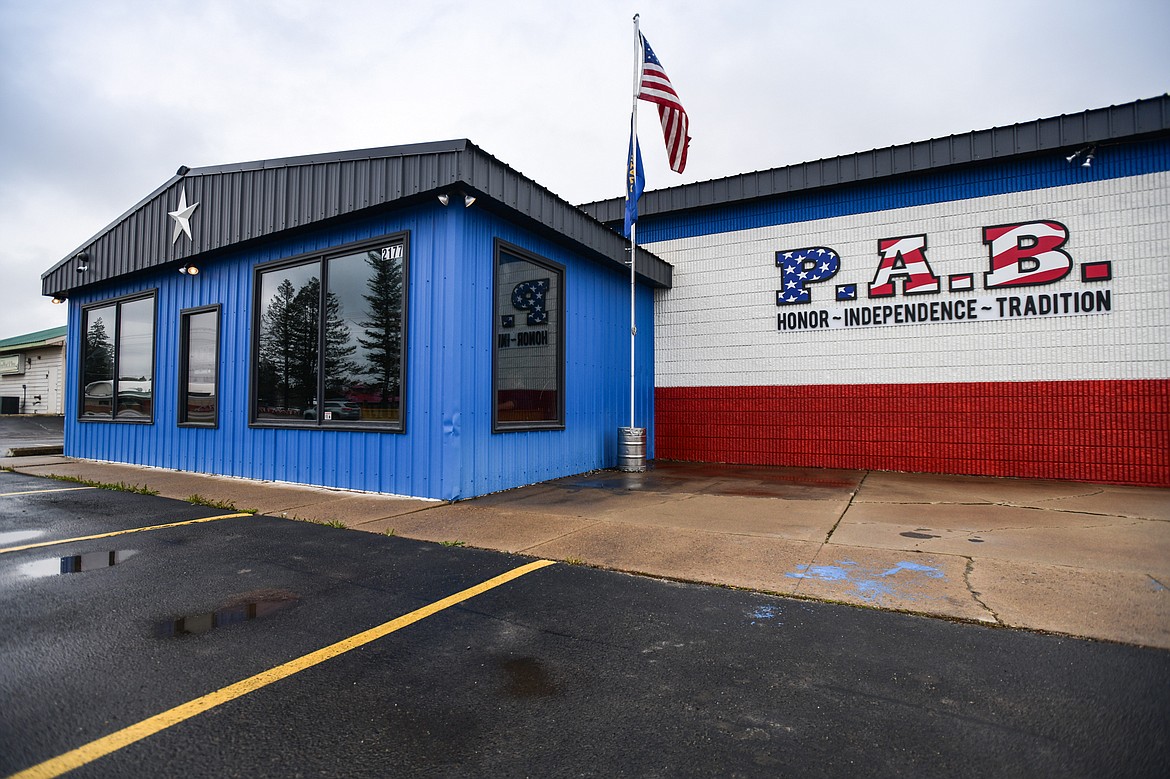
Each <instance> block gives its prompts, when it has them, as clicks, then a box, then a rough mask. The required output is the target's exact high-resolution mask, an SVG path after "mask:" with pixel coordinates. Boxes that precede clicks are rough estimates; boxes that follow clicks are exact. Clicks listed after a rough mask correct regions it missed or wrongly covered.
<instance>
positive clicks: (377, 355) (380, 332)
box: [358, 251, 402, 406]
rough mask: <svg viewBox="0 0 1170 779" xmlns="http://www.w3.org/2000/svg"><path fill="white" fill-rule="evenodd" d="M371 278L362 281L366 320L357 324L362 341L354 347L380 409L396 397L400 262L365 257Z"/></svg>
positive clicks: (371, 254)
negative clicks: (362, 355) (378, 390)
mask: <svg viewBox="0 0 1170 779" xmlns="http://www.w3.org/2000/svg"><path fill="white" fill-rule="evenodd" d="M366 263H367V264H368V265H369V266H370V268H371V269H372V270H373V271H374V274H373V275H372V276H370V278H369V279H368V280H367V281H366V288H367V289H368V290H369V294H368V295H362V298H363V299H364V300H365V301H366V314H367V316H368V319H366V320H365V321H363V322H361V326H362V327H363V328H364V330H363V333H364V335H365V338H358V343H359V344H361V345H362V348H363V349H365V350H366V365H367V370H368V371H369V372H370V373H372V374H373V375H374V376H375V377H377V381H378V383H379V384H380V385H381V387H382V405H383V406H385V405H386V404H387V403H388V401H389V400H390V398H392V397H395V396H397V395H399V393H400V392H401V387H399V377H400V376H401V368H402V260H401V259H389V258H383V256H382V253H381V252H379V251H371V252H368V253H367V254H366Z"/></svg>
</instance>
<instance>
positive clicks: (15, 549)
mask: <svg viewBox="0 0 1170 779" xmlns="http://www.w3.org/2000/svg"><path fill="white" fill-rule="evenodd" d="M250 516H252V515H251V514H249V513H248V512H246V511H241V512H238V513H236V514H220V515H219V516H218V517H203V518H202V519H187V520H184V521H182V522H170V523H168V524H166V525H151V526H150V527H132V528H130V529H129V530H115V531H113V532H111V533H97V534H95V535H92V536H78V537H77V538H62V539H60V540H57V541H40V542H38V543H35V544H24V545H23V546H10V547H8V548H7V549H0V554H5V553H7V552H23V551H24V550H25V549H38V548H40V547H42V546H56V545H57V544H70V543H73V542H74V541H92V540H94V539H95V538H109V537H110V536H124V535H126V534H127V533H145V532H146V531H147V530H162V529H163V528H168V527H179V526H181V525H197V524H199V523H200V522H214V521H216V520H217V519H234V518H236V517H250Z"/></svg>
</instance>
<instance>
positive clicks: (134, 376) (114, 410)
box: [81, 293, 154, 422]
mask: <svg viewBox="0 0 1170 779" xmlns="http://www.w3.org/2000/svg"><path fill="white" fill-rule="evenodd" d="M81 327H82V330H83V331H84V332H85V340H84V341H83V343H82V345H81V395H82V397H81V418H82V419H114V420H118V421H120V422H150V421H152V419H153V417H154V293H151V294H149V295H146V296H142V297H137V298H127V299H124V300H115V301H107V302H103V303H99V304H97V305H94V306H89V307H87V308H85V309H83V310H82V312H81Z"/></svg>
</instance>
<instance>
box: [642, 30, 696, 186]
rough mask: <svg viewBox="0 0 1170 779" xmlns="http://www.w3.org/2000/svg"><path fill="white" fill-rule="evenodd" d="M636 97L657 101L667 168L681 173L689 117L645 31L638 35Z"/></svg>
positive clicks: (685, 162)
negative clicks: (639, 74) (639, 81)
mask: <svg viewBox="0 0 1170 779" xmlns="http://www.w3.org/2000/svg"><path fill="white" fill-rule="evenodd" d="M638 99H639V100H647V101H649V102H651V103H655V104H657V106H658V119H659V121H661V122H662V135H663V137H664V138H665V139H666V155H667V156H668V157H669V158H670V169H671V170H673V171H674V172H675V173H682V172H683V169H684V168H686V166H687V146H688V145H689V144H690V142H691V137H690V136H689V135H687V131H688V130H689V129H690V121H689V120H688V119H687V112H686V109H684V108H683V107H682V103H680V102H679V99H678V93H677V92H675V91H674V87H673V86H671V84H670V79H669V78H667V75H666V70H664V69H663V67H662V63H661V62H659V61H658V57H657V56H655V54H654V50H653V49H651V48H650V41H648V40H646V36H645V35H643V36H642V84H641V86H640V87H639V88H638Z"/></svg>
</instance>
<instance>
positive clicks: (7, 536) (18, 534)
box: [0, 530, 45, 544]
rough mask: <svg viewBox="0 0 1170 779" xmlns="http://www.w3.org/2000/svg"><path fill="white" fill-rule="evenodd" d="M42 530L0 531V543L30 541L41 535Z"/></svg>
mask: <svg viewBox="0 0 1170 779" xmlns="http://www.w3.org/2000/svg"><path fill="white" fill-rule="evenodd" d="M44 534H45V531H43V530H10V531H8V532H7V533H0V544H16V543H19V542H21V541H31V540H32V539H34V538H36V537H37V536H43V535H44Z"/></svg>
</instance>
